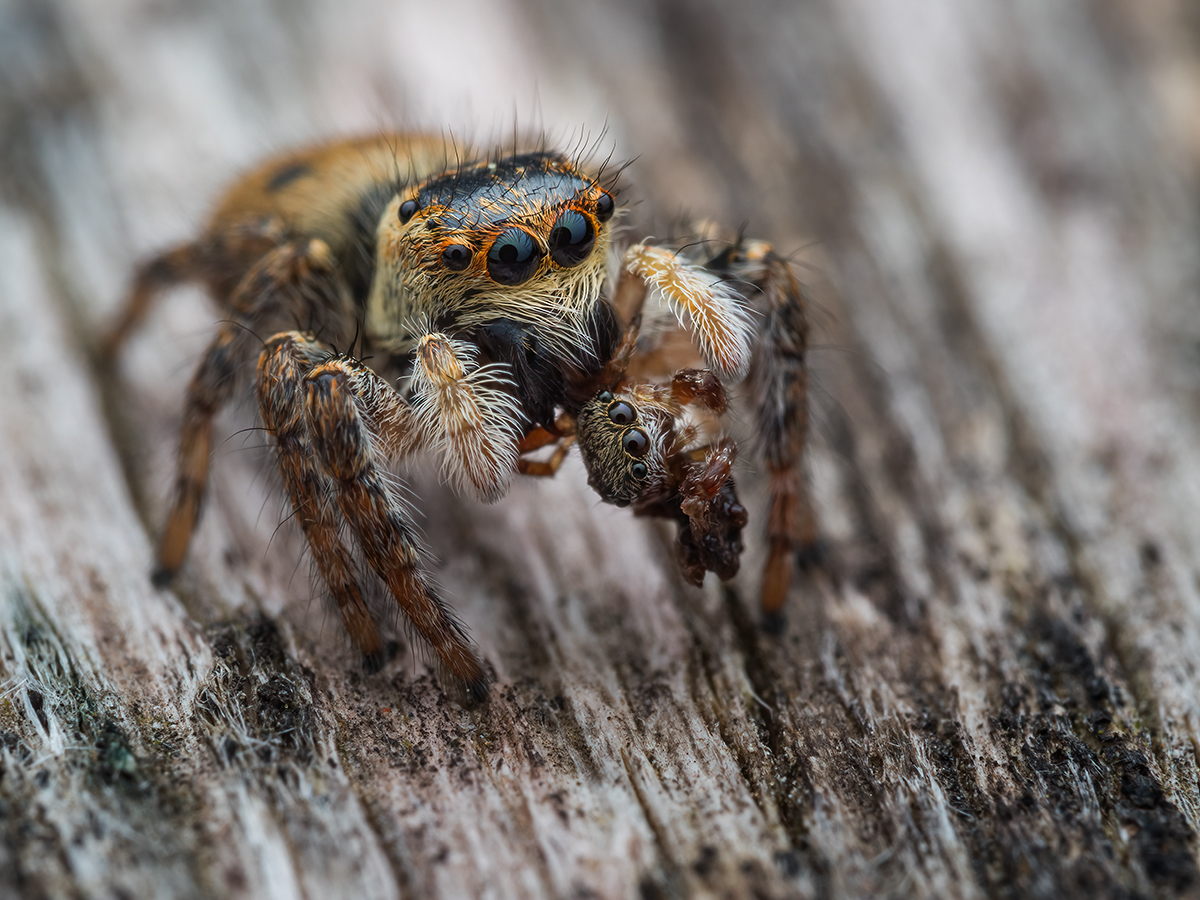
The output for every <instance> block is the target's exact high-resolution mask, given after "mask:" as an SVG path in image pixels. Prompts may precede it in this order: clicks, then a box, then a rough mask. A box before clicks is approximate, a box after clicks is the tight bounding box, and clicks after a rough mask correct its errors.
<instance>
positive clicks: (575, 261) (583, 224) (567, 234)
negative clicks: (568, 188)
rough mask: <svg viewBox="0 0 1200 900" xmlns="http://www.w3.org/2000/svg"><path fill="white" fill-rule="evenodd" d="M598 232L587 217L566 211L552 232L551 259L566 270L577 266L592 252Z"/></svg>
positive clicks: (573, 211)
mask: <svg viewBox="0 0 1200 900" xmlns="http://www.w3.org/2000/svg"><path fill="white" fill-rule="evenodd" d="M595 243H596V232H595V230H594V229H593V228H592V223H591V222H589V221H588V219H587V216H585V215H583V214H582V213H578V212H576V211H575V210H573V209H568V210H564V211H563V212H562V214H561V215H560V216H559V217H558V219H557V220H555V222H554V228H553V229H552V230H551V232H550V258H551V259H553V260H554V261H555V262H556V263H558V264H559V265H560V266H563V267H564V268H570V267H571V266H577V265H579V264H580V263H581V262H583V261H584V260H585V259H587V255H588V254H589V253H591V252H592V245H593V244H595Z"/></svg>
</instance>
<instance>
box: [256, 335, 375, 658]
mask: <svg viewBox="0 0 1200 900" xmlns="http://www.w3.org/2000/svg"><path fill="white" fill-rule="evenodd" d="M330 355H331V353H330V351H329V349H328V348H327V347H326V346H325V345H324V344H321V343H319V342H318V341H316V340H315V339H313V338H312V337H310V336H308V335H302V334H298V333H296V332H289V333H285V334H279V335H276V336H275V337H273V338H271V340H269V341H268V342H267V345H266V347H264V348H263V351H262V353H261V355H260V356H259V360H258V386H257V387H258V390H257V395H258V405H259V409H260V411H261V413H262V418H263V424H264V425H265V426H266V427H267V429H268V430H270V432H271V433H272V435H274V437H275V451H276V454H277V456H278V461H279V473H280V475H281V476H282V478H283V484H284V487H285V488H286V489H287V492H288V498H289V499H290V500H291V504H292V509H294V510H295V512H296V521H297V522H298V523H299V524H300V528H301V530H302V531H303V532H304V537H305V540H307V541H308V546H309V548H310V549H311V550H312V555H313V560H314V561H315V563H316V566H317V571H318V572H320V574H321V578H322V580H323V581H324V582H325V585H326V587H328V588H329V592H330V594H331V595H332V596H333V599H334V602H336V603H337V608H338V612H339V613H340V614H341V617H342V624H343V625H345V627H346V632H347V633H348V634H349V635H350V638H351V640H353V641H354V643H355V645H356V646H357V647H358V648H359V650H361V651H362V654H363V658H364V660H365V668H366V670H367V671H368V673H373V672H376V671H378V670H379V668H380V666H382V664H383V642H382V640H381V639H380V636H379V629H378V627H377V626H376V623H375V619H374V618H373V617H372V615H371V613H370V611H369V610H368V609H367V604H366V603H365V602H364V600H363V595H362V590H361V588H360V586H359V583H358V579H357V578H356V576H355V564H354V558H353V556H352V555H351V552H350V550H349V548H347V547H346V545H345V543H344V542H343V541H342V539H341V536H340V533H339V532H340V530H341V528H340V526H341V520H340V518H339V517H338V514H337V508H336V506H335V505H334V504H332V503H331V502H330V501H329V498H330V497H332V496H334V493H335V485H334V482H333V479H332V478H330V476H329V475H328V474H327V473H326V472H325V471H324V469H323V468H322V467H321V466H320V465H319V464H318V462H317V455H316V453H315V452H314V450H313V445H312V439H311V438H310V436H309V431H308V427H307V425H306V423H305V420H304V403H303V392H304V376H305V374H306V373H307V372H308V371H309V370H310V369H311V368H312V367H313V366H315V365H317V364H318V363H319V362H321V361H323V360H325V359H327V358H329V356H330Z"/></svg>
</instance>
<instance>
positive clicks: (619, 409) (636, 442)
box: [608, 400, 650, 478]
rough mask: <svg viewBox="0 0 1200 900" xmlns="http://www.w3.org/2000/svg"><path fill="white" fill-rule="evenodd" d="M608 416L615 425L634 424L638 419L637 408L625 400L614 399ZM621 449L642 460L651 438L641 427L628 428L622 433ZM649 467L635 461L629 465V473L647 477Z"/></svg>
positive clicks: (609, 406) (638, 476)
mask: <svg viewBox="0 0 1200 900" xmlns="http://www.w3.org/2000/svg"><path fill="white" fill-rule="evenodd" d="M608 418H609V420H610V421H611V422H612V423H613V424H614V425H632V424H633V423H635V422H636V421H637V418H638V415H637V410H636V409H634V408H633V406H632V405H631V404H629V403H626V402H625V401H624V400H613V401H612V402H611V403H609V405H608ZM621 449H622V450H624V451H625V453H626V454H627V455H628V456H631V457H633V458H634V459H637V460H640V459H641V458H642V457H643V456H645V455H646V454H647V453H648V452H649V451H650V438H649V436H647V434H646V432H645V431H643V430H642V429H641V428H637V427H634V428H627V429H626V430H625V431H624V432H623V433H622V434H621ZM648 471H649V469H648V468H647V467H646V464H645V463H644V462H635V463H634V464H633V465H632V466H630V467H629V474H630V475H632V476H634V477H635V478H645V477H646V473H647V472H648Z"/></svg>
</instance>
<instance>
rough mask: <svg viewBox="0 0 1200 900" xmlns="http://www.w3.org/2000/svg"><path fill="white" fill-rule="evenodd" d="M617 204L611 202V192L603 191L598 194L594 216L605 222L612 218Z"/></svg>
mask: <svg viewBox="0 0 1200 900" xmlns="http://www.w3.org/2000/svg"><path fill="white" fill-rule="evenodd" d="M616 208H617V205H616V204H615V203H613V198H612V194H610V193H608V191H605V192H604V193H603V194H601V195H600V199H598V200H597V201H596V218H597V219H599V220H600V221H601V222H607V221H608V220H609V219H611V218H612V214H613V212H614V211H615V210H616Z"/></svg>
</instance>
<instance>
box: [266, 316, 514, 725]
mask: <svg viewBox="0 0 1200 900" xmlns="http://www.w3.org/2000/svg"><path fill="white" fill-rule="evenodd" d="M281 339H282V340H290V339H294V338H292V337H291V336H290V335H282V336H278V337H277V338H275V339H273V341H272V343H274V342H275V341H277V340H281ZM266 355H267V352H266V351H264V358H266ZM261 390H262V389H261V388H260V392H261ZM295 405H296V404H295V403H292V404H291V408H290V410H289V412H290V414H291V415H295V409H294V407H295ZM265 413H266V411H265V410H264V415H265ZM303 417H304V421H305V423H306V425H307V430H308V434H309V436H310V438H311V445H312V448H313V450H314V451H315V453H316V457H317V459H318V460H319V462H320V465H321V467H322V468H323V469H324V471H325V473H326V474H327V476H328V479H329V483H330V484H331V486H332V487H333V495H334V497H335V498H336V502H337V507H338V509H339V510H340V512H341V515H342V517H343V518H344V519H345V521H346V522H347V524H348V525H349V526H350V529H351V531H352V532H353V534H354V537H355V539H356V541H357V543H358V547H359V549H360V550H361V551H362V554H363V557H364V558H365V560H366V562H367V564H368V565H369V566H370V567H371V569H372V570H373V571H374V572H375V574H377V575H378V576H379V577H380V579H382V580H383V582H384V584H386V585H387V587H388V590H389V591H390V592H391V594H392V596H393V597H394V598H395V599H396V602H397V603H398V604H399V605H400V608H401V610H403V612H404V614H405V616H407V618H408V621H409V622H410V623H411V624H412V626H413V628H414V629H415V630H416V632H417V633H418V634H420V636H421V637H422V638H424V639H425V640H426V641H427V642H428V644H429V646H430V648H431V649H432V650H433V652H434V654H435V655H436V657H437V660H438V663H439V664H440V665H441V667H442V668H443V669H445V670H446V671H447V672H448V673H449V674H450V675H452V676H453V678H454V679H455V680H456V681H457V683H459V684H461V685H463V686H464V687H465V689H466V692H467V696H468V698H469V699H470V700H472V701H482V700H484V699H486V697H487V685H488V678H487V674H486V672H485V671H484V669H483V665H482V664H481V663H480V661H479V658H478V656H476V654H475V651H474V649H473V647H472V646H471V642H470V641H469V640H468V639H467V636H466V633H465V632H464V630H463V628H462V626H461V625H460V624H459V623H458V621H457V620H455V618H454V617H453V616H452V615H451V614H450V611H449V610H448V609H447V608H446V606H445V605H444V604H443V603H442V601H441V600H440V599H439V598H438V596H437V594H436V592H435V591H434V589H433V586H432V585H431V584H430V582H429V579H428V577H427V576H426V574H425V570H424V565H423V557H424V552H423V550H422V548H421V546H420V543H419V541H418V540H417V537H416V534H415V528H414V526H413V525H412V513H411V511H410V509H409V508H408V506H407V504H406V503H405V502H404V500H403V498H402V497H401V496H400V493H399V491H398V490H397V488H396V486H395V484H394V481H393V479H392V477H391V476H390V475H389V473H388V472H387V469H386V467H385V464H386V462H387V461H388V459H389V456H390V455H393V456H394V455H396V454H399V455H403V454H405V453H407V452H408V451H409V450H411V449H413V448H414V447H415V446H416V444H417V442H418V435H420V434H421V433H422V432H421V430H420V429H421V428H422V422H421V417H420V414H419V412H417V411H415V410H414V409H413V408H412V407H411V406H409V405H408V404H407V403H406V402H405V401H404V400H403V399H402V398H401V397H400V395H399V394H397V393H396V392H395V391H394V390H392V389H391V388H390V387H389V386H388V385H387V384H386V382H384V381H383V380H382V379H381V378H380V377H379V376H378V375H376V374H375V373H374V372H372V371H371V370H370V369H368V368H366V367H365V366H363V365H361V364H359V363H356V362H355V361H353V360H350V359H347V358H345V357H336V358H334V359H328V360H326V361H325V362H322V363H319V364H317V365H316V366H314V367H313V368H312V369H311V370H310V371H309V372H308V373H307V374H306V375H305V376H304V389H303ZM514 468H515V466H514ZM331 587H332V585H331ZM343 615H344V616H345V614H343ZM348 627H350V626H349V624H348ZM351 633H352V634H353V632H351ZM364 650H365V648H364Z"/></svg>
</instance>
